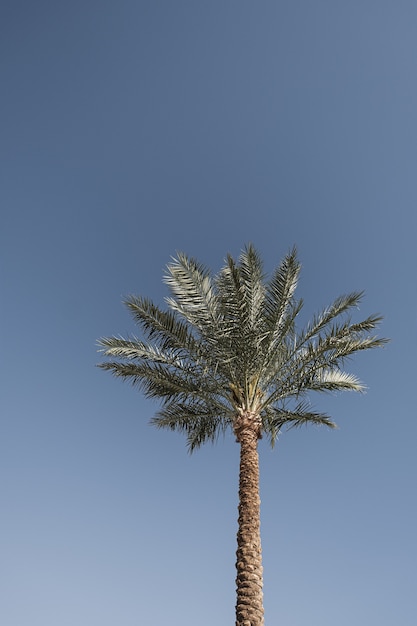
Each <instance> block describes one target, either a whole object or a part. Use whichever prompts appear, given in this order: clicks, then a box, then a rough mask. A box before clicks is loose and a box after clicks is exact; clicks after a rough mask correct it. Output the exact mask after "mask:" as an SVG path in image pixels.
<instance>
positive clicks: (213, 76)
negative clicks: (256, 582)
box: [0, 0, 417, 626]
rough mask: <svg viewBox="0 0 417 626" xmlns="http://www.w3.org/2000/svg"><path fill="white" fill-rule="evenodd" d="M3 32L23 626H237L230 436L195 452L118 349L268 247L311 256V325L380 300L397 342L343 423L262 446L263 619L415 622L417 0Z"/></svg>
mask: <svg viewBox="0 0 417 626" xmlns="http://www.w3.org/2000/svg"><path fill="white" fill-rule="evenodd" d="M1 13H2V16H1V20H0V76H1V86H2V96H1V104H0V107H1V123H2V130H1V142H0V158H1V168H0V176H1V186H0V189H1V191H0V194H1V205H0V209H1V230H0V237H1V240H0V255H1V263H0V272H1V277H2V304H1V322H2V323H1V352H2V359H1V363H0V368H1V381H2V384H1V400H0V402H1V407H0V410H1V437H0V447H1V450H0V481H1V493H2V495H1V502H2V509H3V510H2V514H1V519H2V522H1V525H2V532H1V538H0V543H1V547H0V551H1V554H2V557H1V565H0V576H1V578H2V581H1V587H2V590H3V594H4V598H3V600H2V606H1V608H0V621H1V623H2V624H4V626H57V625H59V626H73V625H74V624H77V626H96V625H97V626H114V624H123V626H139V625H142V624H146V625H147V626H159V625H160V624H167V623H169V624H181V626H191V625H194V624H196V623H198V624H199V626H208V625H209V624H210V625H211V624H214V623H215V624H219V625H220V624H231V623H233V621H234V602H235V589H234V577H235V573H234V551H235V535H236V518H237V510H236V507H237V471H238V449H237V446H236V444H235V442H234V440H233V437H232V436H229V437H226V439H225V440H224V441H220V442H219V443H218V445H217V446H216V447H211V446H208V447H207V448H205V449H202V450H201V451H199V452H197V453H196V454H194V455H193V456H191V457H190V456H188V455H187V453H186V446H185V442H184V441H183V440H182V439H181V437H180V436H177V435H175V434H172V433H168V432H167V433H165V432H158V431H156V430H154V429H152V428H151V427H150V426H149V425H148V419H149V418H150V417H152V415H153V413H154V412H155V410H156V408H157V407H156V406H155V405H154V404H152V403H151V402H149V401H146V400H144V399H143V398H142V397H141V395H140V394H139V393H137V392H136V391H134V390H132V389H131V388H130V387H129V386H128V385H124V384H122V383H121V382H119V381H116V380H114V379H112V378H111V377H110V376H109V375H108V374H106V373H105V372H102V371H100V370H98V369H97V368H96V367H95V364H96V363H97V362H98V361H99V356H98V354H97V352H96V346H95V341H96V339H97V338H98V337H100V336H103V335H111V334H117V333H121V334H123V333H128V332H131V331H133V330H134V327H133V323H132V322H131V320H130V318H129V315H128V313H127V311H126V310H125V309H124V308H123V306H122V304H121V302H122V300H123V297H124V296H126V295H128V294H130V293H135V294H141V295H146V296H149V297H151V298H152V299H154V300H155V301H156V302H158V303H160V304H162V303H163V298H164V296H165V295H166V290H165V288H164V285H163V284H162V280H161V279H162V275H163V272H164V267H165V266H166V264H167V263H168V262H169V261H170V258H171V256H172V255H175V252H176V251H178V250H183V251H185V252H186V253H188V254H190V255H193V256H196V257H197V258H198V259H200V260H201V261H202V262H204V263H205V264H206V265H208V266H210V267H212V268H213V270H214V271H217V270H218V269H219V268H220V267H221V265H222V263H223V259H224V257H225V255H226V253H227V252H231V253H232V254H234V255H237V254H238V253H239V251H240V250H241V248H242V247H243V246H244V245H245V243H247V242H249V241H251V242H253V243H254V244H255V246H256V247H257V248H258V249H259V251H260V252H261V254H262V255H263V257H264V259H265V267H266V269H267V270H272V269H273V268H274V267H275V266H276V265H277V264H278V263H279V261H280V259H281V258H282V256H283V255H284V254H285V253H286V252H287V251H288V249H289V248H290V247H291V246H292V245H293V244H296V245H297V247H298V250H299V257H300V260H301V262H302V264H303V272H302V277H301V281H300V286H299V295H300V296H302V297H303V299H304V300H305V309H304V312H303V319H308V317H309V316H311V315H312V314H313V313H315V312H316V311H317V310H319V309H320V308H321V307H322V306H325V305H326V304H328V303H330V301H331V300H332V299H334V298H335V297H336V296H338V295H339V294H341V293H345V292H349V291H352V290H361V289H364V290H365V292H366V297H365V299H364V301H363V304H362V306H361V310H360V311H359V312H358V319H359V318H360V317H362V318H363V317H365V316H367V315H368V314H370V313H373V312H377V313H382V314H383V315H384V316H385V320H384V323H383V325H382V327H381V334H382V335H384V336H387V337H390V338H391V340H392V341H391V343H390V344H389V345H388V346H387V347H386V348H385V349H384V350H379V351H374V352H372V353H369V354H363V355H359V356H358V357H357V358H356V359H354V361H352V363H351V364H350V371H352V372H353V373H356V374H357V375H359V376H360V377H361V378H362V379H363V380H364V381H365V383H366V384H367V385H368V387H369V390H368V392H367V394H366V395H364V396H357V395H340V396H337V397H332V396H323V397H316V398H314V403H315V406H316V407H317V408H318V409H320V410H323V411H328V412H330V413H331V414H332V416H333V417H334V418H335V419H336V421H337V422H338V424H339V426H340V428H339V430H337V431H335V432H333V431H326V430H324V429H315V428H311V429H305V430H300V431H291V432H290V433H287V434H284V435H283V436H282V437H281V439H280V441H279V443H278V444H277V446H276V448H275V449H274V450H273V451H271V450H270V449H268V448H267V446H266V444H265V443H264V442H261V446H260V452H261V497H262V534H263V551H264V575H265V609H266V623H267V624H285V626H311V625H312V624H314V625H317V626H318V625H320V626H333V625H334V624H335V623H337V624H338V626H348V625H349V626H350V625H351V624H352V623H357V624H378V626H391V625H392V624H394V623H398V624H402V626H411V625H412V624H413V625H414V623H415V613H416V605H415V580H416V573H417V572H416V561H417V559H416V556H417V554H416V551H417V550H416V548H417V546H416V538H415V528H416V524H417V511H416V501H415V475H416V460H415V441H416V435H417V428H416V419H415V401H414V386H415V374H416V367H415V345H416V343H415V342H416V288H415V267H416V232H417V228H416V227H417V217H416V201H417V182H416V180H417V178H416V163H417V121H416V120H417V118H416V110H417V6H416V4H415V3H414V2H408V1H405V0H399V1H397V2H388V1H386V0H380V1H376V0H374V1H370V0H361V1H360V2H359V1H356V0H354V1H352V2H339V1H334V0H327V1H323V0H322V1H320V0H319V1H317V2H308V1H306V0H299V1H297V2H293V1H292V2H290V1H282V2H280V1H275V2H272V1H265V2H256V3H255V2H249V1H246V0H240V1H222V2H218V1H217V0H214V1H211V2H198V1H197V2H196V1H193V2H190V1H188V2H186V1H181V0H178V1H175V2H169V1H166V0H165V1H158V0H154V1H152V2H151V1H147V2H141V1H140V0H136V2H133V1H132V0H119V2H117V3H115V2H109V1H102V2H98V1H97V0H83V2H79V1H78V0H74V2H71V3H68V2H61V1H60V0H58V1H54V2H52V1H42V0H41V1H40V2H37V3H33V2H27V1H26V0H21V1H17V2H16V1H14V2H10V1H8V0H6V1H5V2H4V3H3V6H2V11H1Z"/></svg>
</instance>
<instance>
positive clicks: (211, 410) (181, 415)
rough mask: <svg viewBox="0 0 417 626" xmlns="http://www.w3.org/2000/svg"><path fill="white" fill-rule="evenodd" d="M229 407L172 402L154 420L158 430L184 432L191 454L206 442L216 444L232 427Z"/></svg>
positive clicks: (216, 404) (217, 404)
mask: <svg viewBox="0 0 417 626" xmlns="http://www.w3.org/2000/svg"><path fill="white" fill-rule="evenodd" d="M229 411H230V410H228V409H227V407H225V406H224V405H222V404H221V403H214V404H206V403H203V402H193V403H190V402H170V403H169V404H167V405H166V406H164V407H163V408H162V409H161V410H160V411H159V412H158V413H157V414H156V415H155V417H153V418H152V420H151V423H152V424H154V425H155V426H157V428H168V429H170V430H173V431H178V432H183V433H184V434H185V435H186V437H187V445H188V449H189V452H193V451H194V450H196V449H197V448H199V447H200V446H201V445H202V444H203V443H205V442H206V441H211V442H213V443H214V442H215V441H216V440H217V439H218V437H219V435H221V434H225V432H226V430H227V428H228V427H230V425H231V419H230V416H229Z"/></svg>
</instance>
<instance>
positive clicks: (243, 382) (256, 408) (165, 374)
mask: <svg viewBox="0 0 417 626" xmlns="http://www.w3.org/2000/svg"><path fill="white" fill-rule="evenodd" d="M299 272H300V263H299V262H298V260H297V255H296V251H295V249H293V250H291V251H290V252H289V254H287V256H286V257H285V258H284V259H283V261H282V262H281V264H280V265H279V266H278V267H277V268H276V270H275V271H274V272H273V274H272V276H271V277H270V278H266V276H265V274H264V271H263V264H262V260H261V258H260V256H259V254H258V252H257V251H256V250H255V248H254V247H253V246H252V245H248V246H247V247H246V248H245V249H244V250H243V252H242V253H241V256H240V258H239V260H238V261H237V262H236V261H235V260H234V259H233V258H232V257H231V256H230V255H229V256H228V257H227V259H226V262H225V265H224V267H223V268H222V269H221V270H220V272H219V273H218V274H217V275H215V276H212V275H211V274H210V272H209V271H208V269H207V268H205V267H204V266H203V265H201V264H200V263H199V262H198V261H196V260H195V259H193V258H189V257H187V256H186V255H185V254H178V255H177V258H176V259H174V260H173V262H172V263H170V264H169V265H168V268H167V274H166V276H165V283H166V284H167V285H168V287H169V290H170V297H168V298H167V299H166V304H167V309H166V310H162V309H161V308H159V307H158V306H157V305H155V304H154V303H152V302H151V301H150V300H148V299H146V298H143V297H137V296H131V297H129V298H128V299H127V301H126V305H127V306H128V308H129V310H130V311H131V313H132V314H133V317H134V319H135V321H136V322H137V324H138V325H139V327H140V328H141V329H142V333H143V334H142V336H143V338H144V339H140V338H137V337H135V336H131V337H128V338H122V337H110V338H103V339H101V340H100V341H99V345H100V346H101V349H102V351H103V353H104V355H105V356H107V357H111V360H109V361H106V362H103V363H101V364H100V366H99V367H101V368H103V369H105V370H110V371H111V372H113V373H114V374H115V375H116V376H120V377H122V378H127V379H129V380H131V382H132V383H133V384H134V385H137V386H139V387H140V388H141V389H142V390H143V391H144V393H145V394H146V396H147V397H149V398H159V399H160V400H161V401H162V404H161V409H160V411H159V412H158V413H157V414H156V416H155V417H154V418H153V420H152V421H153V423H154V424H155V425H156V426H158V427H161V428H169V429H172V430H179V431H183V432H184V433H185V434H186V436H187V441H188V445H189V449H190V450H191V451H192V450H194V449H195V448H198V447H199V446H200V445H201V444H203V443H204V442H206V441H208V440H215V439H216V438H217V437H218V435H219V434H220V433H224V432H225V431H226V430H227V429H228V428H229V427H230V428H231V429H232V430H233V431H234V433H235V435H236V437H237V439H238V440H239V433H240V431H241V429H242V428H244V427H245V424H248V420H249V422H250V424H251V425H252V427H253V428H256V432H257V436H258V437H261V436H262V434H265V435H266V436H267V437H268V438H269V440H270V442H271V444H272V445H273V444H274V442H275V440H276V438H277V435H278V433H279V432H280V430H281V429H282V428H283V427H286V426H298V425H301V424H304V423H307V422H313V423H317V424H325V425H327V426H330V427H334V425H335V424H334V422H333V421H332V419H331V418H330V417H329V416H328V415H326V414H323V413H318V412H314V411H312V410H311V408H310V405H309V402H308V400H307V397H306V396H307V394H308V392H310V391H338V390H353V391H362V390H363V386H362V384H361V383H360V381H359V380H358V379H357V378H356V377H355V376H353V375H351V374H348V373H346V372H345V371H344V370H343V369H342V368H343V365H344V362H345V360H346V358H347V357H349V356H350V355H352V354H354V353H355V352H358V351H360V350H367V349H370V348H375V347H377V346H381V345H382V344H383V343H385V340H384V339H380V338H377V337H375V336H373V335H372V331H373V330H374V329H375V328H376V326H377V325H378V323H379V322H380V320H381V318H380V317H379V316H376V315H372V316H370V317H368V318H366V319H365V320H363V321H362V322H360V323H352V321H351V319H350V317H349V313H350V311H351V310H352V309H354V308H355V307H357V305H358V303H359V301H360V299H361V296H362V293H360V292H357V293H351V294H348V295H344V296H341V297H339V298H337V299H336V300H335V301H334V302H333V304H331V305H330V306H329V307H327V308H326V309H324V310H323V311H322V312H321V313H320V314H319V315H316V316H315V317H314V318H313V319H312V321H311V322H310V323H309V324H308V325H307V326H306V327H305V328H304V329H302V330H297V328H296V318H297V315H298V313H299V312H300V310H301V307H302V301H301V300H296V299H295V295H294V294H295V289H296V286H297V281H298V276H299Z"/></svg>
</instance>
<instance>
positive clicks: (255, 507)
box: [235, 416, 264, 626]
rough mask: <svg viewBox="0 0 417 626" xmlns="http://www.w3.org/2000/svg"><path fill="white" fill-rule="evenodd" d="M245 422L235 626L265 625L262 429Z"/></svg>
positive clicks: (240, 430)
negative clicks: (260, 467)
mask: <svg viewBox="0 0 417 626" xmlns="http://www.w3.org/2000/svg"><path fill="white" fill-rule="evenodd" d="M246 418H248V416H246ZM244 421H245V422H246V423H245V424H244V425H243V427H242V426H241V427H239V428H236V430H235V432H236V436H237V440H238V442H239V443H240V473H239V528H238V533H237V552H236V570H237V576H236V590H237V601H236V626H263V624H264V608H263V593H262V580H263V579H262V549H261V524H260V504H261V501H260V497H259V456H258V438H259V429H258V428H257V427H256V426H255V424H254V422H253V421H252V420H251V419H249V420H247V421H246V420H244ZM248 422H249V423H248Z"/></svg>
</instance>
